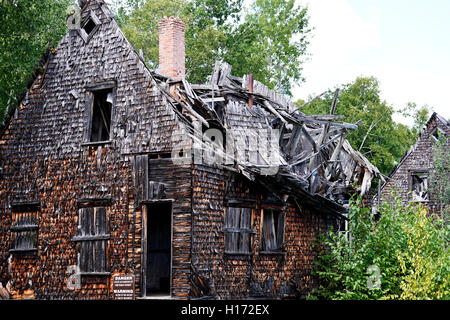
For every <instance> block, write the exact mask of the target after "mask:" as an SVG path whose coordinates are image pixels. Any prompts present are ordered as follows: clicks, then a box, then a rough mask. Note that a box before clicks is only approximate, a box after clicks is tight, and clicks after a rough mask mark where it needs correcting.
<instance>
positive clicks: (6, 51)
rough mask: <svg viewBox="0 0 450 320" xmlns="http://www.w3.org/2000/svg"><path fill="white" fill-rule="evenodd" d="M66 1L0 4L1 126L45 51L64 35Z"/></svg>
mask: <svg viewBox="0 0 450 320" xmlns="http://www.w3.org/2000/svg"><path fill="white" fill-rule="evenodd" d="M69 2H70V1H69V0H27V1H24V0H3V1H0V25H1V31H0V122H1V121H3V119H4V117H5V114H6V112H7V109H8V108H9V107H10V106H11V105H13V104H16V103H17V100H16V99H17V96H18V95H19V94H20V92H22V91H23V90H24V89H25V88H26V83H27V80H28V79H29V77H30V75H31V74H32V71H33V68H34V66H35V65H36V63H37V62H38V61H39V59H40V58H41V56H42V54H43V52H44V51H45V49H46V48H47V47H49V46H51V45H52V44H53V45H54V46H56V45H57V43H58V42H59V40H60V39H61V38H62V36H63V35H64V34H65V32H66V29H67V25H66V9H67V8H68V6H69Z"/></svg>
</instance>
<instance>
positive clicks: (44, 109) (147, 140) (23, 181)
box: [0, 1, 190, 299]
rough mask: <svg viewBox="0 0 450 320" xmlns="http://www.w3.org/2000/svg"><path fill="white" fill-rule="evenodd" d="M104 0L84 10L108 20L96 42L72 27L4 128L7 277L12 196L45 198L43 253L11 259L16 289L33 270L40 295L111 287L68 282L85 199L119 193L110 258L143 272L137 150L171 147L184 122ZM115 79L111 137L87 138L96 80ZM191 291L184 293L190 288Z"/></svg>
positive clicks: (0, 252)
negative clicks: (98, 141)
mask: <svg viewBox="0 0 450 320" xmlns="http://www.w3.org/2000/svg"><path fill="white" fill-rule="evenodd" d="M101 6H102V4H101V3H100V2H97V1H92V2H90V4H89V5H88V6H87V7H85V9H84V11H83V18H84V19H86V18H87V16H88V15H89V12H91V11H93V12H95V15H96V16H97V17H98V18H99V19H100V21H101V25H100V26H99V29H98V30H97V31H96V32H95V34H94V35H93V36H92V38H91V39H90V40H89V42H88V43H85V42H84V40H83V39H82V38H81V37H80V36H79V35H78V33H77V31H69V32H68V33H67V35H66V36H65V37H64V38H63V39H62V40H61V42H60V44H59V45H58V47H57V48H56V50H55V52H54V53H52V54H51V55H50V57H49V59H48V62H47V65H46V67H45V68H44V72H43V74H42V75H40V76H38V77H37V79H36V80H35V82H34V83H33V85H32V88H31V90H30V91H29V92H28V94H27V96H26V97H25V98H24V99H23V100H22V102H21V104H20V105H19V107H18V109H17V111H16V114H15V116H14V118H13V119H12V121H11V122H10V124H9V127H8V128H7V129H6V131H5V132H4V134H3V135H2V136H1V138H0V168H1V169H0V174H1V179H0V221H1V222H0V224H1V225H0V227H1V233H0V274H1V275H2V277H3V278H2V279H1V280H2V281H3V283H6V280H8V279H9V278H10V274H9V271H8V267H9V265H8V257H9V256H10V254H9V249H10V248H11V232H10V231H9V228H10V226H11V205H12V204H13V203H14V202H18V201H20V202H26V201H28V202H30V201H38V202H39V203H40V210H39V211H38V216H39V218H38V224H39V231H38V232H39V236H38V237H39V240H38V241H39V242H38V253H37V254H34V255H12V259H11V264H10V267H11V276H12V278H13V281H14V289H15V290H17V291H18V292H19V293H20V292H21V291H23V290H24V289H25V288H26V287H27V286H28V285H29V280H31V283H32V289H33V290H34V291H35V296H36V298H45V299H49V298H55V299H61V298H80V299H91V298H108V297H110V288H109V280H110V278H109V277H85V278H84V279H83V282H82V289H81V290H74V291H72V290H69V289H68V288H67V285H66V280H67V278H68V276H69V275H68V274H66V271H67V268H68V267H69V266H71V265H76V264H77V254H78V244H77V243H76V242H74V241H73V240H72V239H73V237H75V236H76V235H77V225H78V207H79V205H78V202H77V201H78V200H80V199H93V198H95V199H105V198H108V199H111V204H110V205H109V206H107V208H106V210H107V215H108V219H109V228H110V234H111V240H109V241H108V247H107V266H106V268H107V270H108V271H109V272H111V273H114V272H136V273H138V271H136V270H137V268H138V267H139V265H138V264H136V262H137V258H136V257H138V256H139V254H140V253H139V252H138V248H139V247H140V243H139V245H136V243H133V242H132V241H133V240H134V241H135V242H136V241H138V240H139V238H138V237H137V234H138V232H139V229H138V228H137V227H136V225H138V224H139V221H140V220H139V219H140V217H139V215H140V214H141V211H140V209H139V208H138V209H135V206H134V192H135V190H134V178H133V177H134V172H133V170H132V168H131V158H132V156H133V154H134V153H139V154H143V153H150V152H151V153H155V152H170V150H171V149H172V144H173V143H175V142H176V138H175V139H172V133H173V132H174V129H175V128H179V127H180V126H181V125H180V124H179V122H178V120H177V118H176V115H175V113H174V111H173V110H172V107H171V106H170V105H169V104H168V103H166V101H165V97H164V96H163V95H162V94H161V92H160V91H159V89H158V88H156V87H155V86H154V84H153V82H152V78H151V75H150V73H149V71H148V70H147V69H146V68H145V66H144V64H143V63H142V61H141V60H140V58H139V57H138V55H137V54H136V52H135V51H134V49H133V48H132V47H131V45H130V44H129V43H128V41H127V40H126V39H125V37H124V35H123V34H122V32H121V31H120V29H119V28H118V25H117V23H116V21H115V20H113V19H111V18H110V17H109V16H107V15H105V12H107V9H104V8H101ZM111 80H114V81H115V83H116V88H115V97H114V105H113V118H112V123H111V129H112V134H111V142H110V143H108V144H103V145H99V146H97V145H95V146H86V145H83V144H82V143H83V142H85V140H84V133H85V130H86V125H87V120H88V119H87V117H86V108H87V101H86V99H87V90H88V89H89V88H88V87H89V86H90V85H92V84H96V83H102V82H105V81H111ZM188 199H189V198H188ZM182 205H183V206H185V207H189V206H190V205H189V204H184V202H183V204H182ZM180 206H181V204H180ZM175 207H176V206H175ZM183 232H184V229H183ZM189 234H190V232H189ZM179 250H181V251H183V252H185V248H180V249H179ZM187 251H189V250H187ZM133 258H134V260H133ZM183 268H185V267H183ZM185 282H186V281H185ZM182 291H183V290H180V291H179V292H177V294H180V295H182V294H184V295H186V294H187V293H185V292H184V293H183V292H182ZM185 291H186V289H185Z"/></svg>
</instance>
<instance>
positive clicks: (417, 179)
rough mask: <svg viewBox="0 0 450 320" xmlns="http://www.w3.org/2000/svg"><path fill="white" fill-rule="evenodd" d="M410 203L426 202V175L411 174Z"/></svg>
mask: <svg viewBox="0 0 450 320" xmlns="http://www.w3.org/2000/svg"><path fill="white" fill-rule="evenodd" d="M410 191H411V194H412V201H418V202H420V201H428V200H429V198H428V174H427V173H425V172H424V173H413V174H411V188H410Z"/></svg>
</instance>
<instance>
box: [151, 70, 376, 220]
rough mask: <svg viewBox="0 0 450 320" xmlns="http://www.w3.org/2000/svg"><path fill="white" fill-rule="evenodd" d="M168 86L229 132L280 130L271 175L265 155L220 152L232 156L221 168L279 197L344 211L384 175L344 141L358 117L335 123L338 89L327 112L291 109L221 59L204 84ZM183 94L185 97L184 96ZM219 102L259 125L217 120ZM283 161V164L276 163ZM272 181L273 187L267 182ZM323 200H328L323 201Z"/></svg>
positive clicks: (187, 107)
mask: <svg viewBox="0 0 450 320" xmlns="http://www.w3.org/2000/svg"><path fill="white" fill-rule="evenodd" d="M155 81H157V80H155ZM158 82H159V81H158ZM167 82H168V81H167V80H166V85H163V86H162V87H163V88H165V89H167V87H168V86H167ZM169 85H170V86H173V85H175V87H176V88H175V89H176V90H175V93H176V95H178V96H177V99H176V100H178V101H180V100H182V102H183V103H181V106H182V107H183V108H184V110H185V111H186V112H187V113H190V114H191V116H193V118H197V119H199V120H201V122H202V123H203V124H205V123H204V122H205V121H211V120H215V121H216V122H217V123H219V124H221V125H222V127H223V128H227V130H231V131H232V132H233V135H237V136H239V134H238V133H235V132H234V131H239V130H241V129H248V128H247V127H245V126H252V125H253V126H254V127H257V126H258V125H259V126H261V123H266V124H267V126H266V129H268V130H269V131H270V130H274V129H278V130H280V131H282V135H281V136H280V137H279V146H278V147H279V152H278V153H279V155H278V156H280V157H281V158H280V159H275V161H274V163H273V165H277V166H279V170H278V171H277V173H276V174H275V175H273V176H270V177H269V176H264V175H263V174H262V172H263V171H262V169H264V168H265V167H267V161H266V159H265V164H264V165H261V163H255V162H251V161H246V160H244V161H242V159H240V158H239V157H237V156H236V155H235V154H231V155H230V154H226V155H225V156H226V157H227V158H228V159H232V160H233V161H232V162H233V165H230V164H227V165H225V167H230V169H231V167H233V168H234V169H233V170H239V171H240V172H241V173H242V174H243V175H245V176H247V177H248V178H249V179H251V180H256V181H259V183H261V184H263V185H265V186H266V187H267V188H268V189H271V190H272V192H273V193H274V194H276V196H278V197H279V198H280V199H281V198H283V192H284V193H287V194H288V195H291V196H294V197H295V198H296V199H300V200H302V201H304V202H305V201H306V202H308V203H310V204H311V205H316V206H320V207H321V208H322V207H323V208H325V207H327V208H328V211H330V212H332V213H343V212H345V211H346V210H345V208H344V207H342V206H341V205H342V204H343V203H345V202H346V201H347V200H348V199H349V198H350V196H351V195H352V194H353V193H355V192H359V194H360V195H363V196H364V195H367V194H368V192H369V189H370V185H371V181H372V179H373V178H374V177H377V178H380V179H381V180H384V179H383V177H382V175H381V174H380V172H379V170H378V169H377V168H376V167H375V166H373V165H372V164H371V163H370V162H369V161H368V160H367V158H365V157H364V156H363V155H362V154H361V153H359V152H358V151H356V150H354V149H353V148H352V147H351V145H350V144H349V143H348V141H347V140H345V137H346V135H347V132H348V130H356V129H357V128H358V124H359V122H360V121H358V122H357V123H355V124H353V123H346V122H337V120H342V119H343V118H344V116H342V115H335V114H334V110H335V108H336V104H337V103H338V94H339V90H336V92H335V95H334V99H333V103H332V105H331V106H330V110H331V112H330V114H328V115H306V114H304V113H303V112H301V111H300V108H295V106H294V105H293V103H292V102H290V101H289V100H288V99H287V98H286V97H284V96H282V95H280V94H278V93H276V92H274V91H272V90H270V89H269V88H268V87H267V86H265V85H263V84H262V83H260V82H258V81H256V80H254V83H253V90H252V92H249V91H248V76H244V77H243V78H240V77H235V76H232V75H231V66H230V65H228V64H226V63H220V62H216V64H215V67H214V70H213V73H212V75H211V81H210V82H209V83H208V84H189V83H188V82H187V81H186V80H182V81H176V82H170V83H169ZM173 89H174V88H173V87H172V88H171V89H170V92H171V94H169V97H171V98H174V91H173ZM323 94H324V93H322V94H321V95H319V96H317V97H315V98H314V99H312V100H311V101H314V100H316V99H318V98H319V97H321V96H322V95H323ZM183 95H185V96H186V98H184V99H183V97H182V96H183ZM250 95H251V96H252V98H253V103H252V104H253V108H250V107H249V106H248V101H249V96H250ZM311 101H310V102H311ZM310 102H307V103H305V104H304V105H307V104H309V103H310ZM304 105H303V106H304ZM219 106H220V107H224V108H230V107H231V106H234V107H232V108H233V109H230V110H232V112H241V115H240V117H241V119H245V118H248V117H253V118H252V120H254V121H256V119H259V120H258V121H259V124H257V123H256V122H258V121H256V122H255V123H252V122H251V121H250V122H247V123H245V124H244V122H245V121H244V120H242V124H239V123H236V122H233V123H232V125H230V124H229V123H228V125H227V123H226V119H225V120H224V119H221V118H219V117H218V115H217V110H216V109H217V108H218V107H219ZM236 106H238V108H236ZM255 106H256V109H255ZM236 110H238V111H236ZM239 110H240V111H239ZM261 110H262V112H261ZM185 119H187V118H185ZM188 125H190V124H189V123H188ZM206 127H208V126H206ZM196 146H200V147H201V148H203V149H205V150H211V144H208V143H205V142H203V141H196ZM249 148H250V147H249ZM240 151H246V152H248V151H249V150H240ZM283 163H285V164H287V165H281V164H283ZM269 166H270V164H269ZM222 167H223V166H222ZM271 184H275V185H277V186H276V187H274V186H270V185H271ZM355 185H357V189H356V190H354V186H355ZM318 197H319V198H318ZM305 199H307V200H305ZM326 203H328V204H327V205H325V204H326ZM324 210H325V209H324Z"/></svg>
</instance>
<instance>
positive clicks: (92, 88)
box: [82, 80, 117, 146]
mask: <svg viewBox="0 0 450 320" xmlns="http://www.w3.org/2000/svg"><path fill="white" fill-rule="evenodd" d="M85 89H86V107H85V131H84V136H83V143H82V145H85V146H88V145H103V144H109V143H111V140H112V137H113V130H112V129H113V127H114V125H115V123H114V115H115V104H116V92H117V84H116V81H115V80H111V81H104V82H100V83H92V84H89V85H87V86H85ZM105 90H111V93H112V99H113V101H112V104H111V119H110V123H109V137H108V140H103V141H91V136H92V121H93V117H94V102H95V93H96V92H99V91H105Z"/></svg>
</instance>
